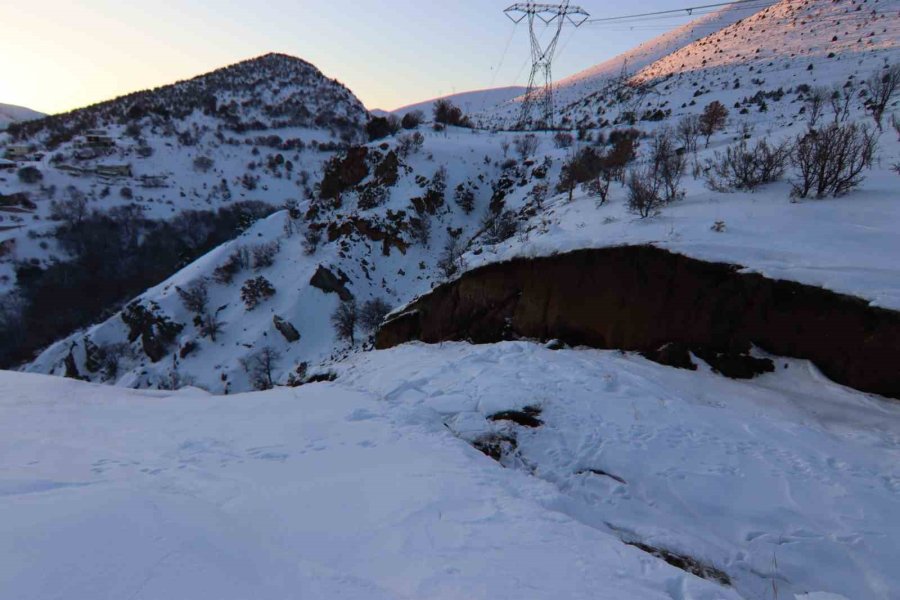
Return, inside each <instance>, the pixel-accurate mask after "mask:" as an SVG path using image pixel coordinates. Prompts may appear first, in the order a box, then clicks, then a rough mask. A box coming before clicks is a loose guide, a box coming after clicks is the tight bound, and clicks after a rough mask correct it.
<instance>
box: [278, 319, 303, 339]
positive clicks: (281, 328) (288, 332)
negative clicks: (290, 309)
mask: <svg viewBox="0 0 900 600" xmlns="http://www.w3.org/2000/svg"><path fill="white" fill-rule="evenodd" d="M272 324H273V325H275V329H277V330H278V332H279V333H280V334H281V335H283V336H284V339H286V340H287V341H288V342H290V343H292V344H293V343H294V342H299V341H300V332H299V331H297V328H296V327H294V326H293V325H291V324H290V323H289V322H288V321H285V320H284V319H282V318H281V317H279V316H278V315H275V316H274V317H272Z"/></svg>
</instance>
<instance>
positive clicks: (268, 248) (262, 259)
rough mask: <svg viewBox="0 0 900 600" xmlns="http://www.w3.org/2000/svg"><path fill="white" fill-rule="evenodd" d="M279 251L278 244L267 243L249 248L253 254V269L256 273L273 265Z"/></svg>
mask: <svg viewBox="0 0 900 600" xmlns="http://www.w3.org/2000/svg"><path fill="white" fill-rule="evenodd" d="M279 250H281V246H280V245H279V244H278V242H267V243H264V244H258V245H256V246H253V248H251V253H252V254H253V268H254V269H255V270H256V271H260V270H262V269H265V268H268V267H271V266H272V265H274V264H275V256H276V255H277V254H278V252H279Z"/></svg>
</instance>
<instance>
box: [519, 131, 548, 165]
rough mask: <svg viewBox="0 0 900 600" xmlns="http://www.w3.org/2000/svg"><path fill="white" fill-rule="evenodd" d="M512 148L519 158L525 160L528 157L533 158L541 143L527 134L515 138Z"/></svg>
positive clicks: (530, 134) (533, 136) (531, 134)
mask: <svg viewBox="0 0 900 600" xmlns="http://www.w3.org/2000/svg"><path fill="white" fill-rule="evenodd" d="M513 147H514V148H515V149H516V153H517V154H518V155H519V158H521V159H522V160H525V159H526V158H528V157H529V156H534V155H535V154H536V153H537V151H538V148H540V147H541V141H540V140H539V139H538V137H537V136H536V135H534V134H533V133H529V134H528V135H523V136H521V137H517V138H516V139H515V140H514V141H513Z"/></svg>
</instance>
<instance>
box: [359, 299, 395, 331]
mask: <svg viewBox="0 0 900 600" xmlns="http://www.w3.org/2000/svg"><path fill="white" fill-rule="evenodd" d="M390 312H391V305H390V304H388V303H387V301H386V300H385V299H384V298H374V299H372V300H369V301H367V302H364V303H363V305H362V308H361V309H360V311H359V324H360V326H361V327H362V330H363V331H365V332H368V333H372V332H373V331H375V330H376V329H378V326H379V325H381V323H382V322H383V321H384V318H385V317H386V316H387V315H388V313H390Z"/></svg>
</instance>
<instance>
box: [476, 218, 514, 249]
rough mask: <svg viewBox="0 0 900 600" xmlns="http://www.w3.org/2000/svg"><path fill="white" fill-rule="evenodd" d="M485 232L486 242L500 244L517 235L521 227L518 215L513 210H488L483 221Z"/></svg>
mask: <svg viewBox="0 0 900 600" xmlns="http://www.w3.org/2000/svg"><path fill="white" fill-rule="evenodd" d="M481 226H482V228H483V230H484V241H485V242H486V243H488V244H499V243H500V242H504V241H506V240H508V239H509V238H511V237H512V236H514V235H516V231H518V229H519V226H518V223H517V219H516V213H514V212H513V211H511V210H499V211H495V210H488V212H487V214H485V216H484V219H482V221H481Z"/></svg>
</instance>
